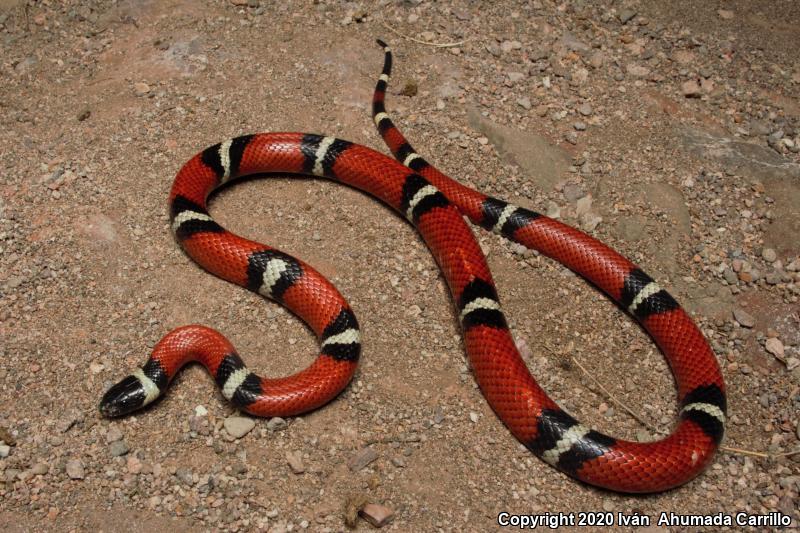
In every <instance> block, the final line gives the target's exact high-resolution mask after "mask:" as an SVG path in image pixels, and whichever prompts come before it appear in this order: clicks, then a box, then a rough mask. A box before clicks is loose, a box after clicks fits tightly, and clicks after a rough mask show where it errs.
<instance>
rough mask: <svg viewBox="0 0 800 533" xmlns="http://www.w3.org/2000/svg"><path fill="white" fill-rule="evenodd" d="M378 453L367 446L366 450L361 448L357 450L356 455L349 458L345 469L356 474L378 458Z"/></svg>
mask: <svg viewBox="0 0 800 533" xmlns="http://www.w3.org/2000/svg"><path fill="white" fill-rule="evenodd" d="M378 457H379V456H378V452H376V451H375V450H373V449H372V448H370V447H369V446H367V447H366V448H362V449H361V450H359V452H358V453H357V454H355V455H354V456H353V457H351V458H350V460H349V461H347V467H348V468H349V469H350V471H351V472H358V471H359V470H361V469H362V468H364V467H366V466H367V465H368V464H370V463H371V462H373V461H374V460H376V459H377V458H378Z"/></svg>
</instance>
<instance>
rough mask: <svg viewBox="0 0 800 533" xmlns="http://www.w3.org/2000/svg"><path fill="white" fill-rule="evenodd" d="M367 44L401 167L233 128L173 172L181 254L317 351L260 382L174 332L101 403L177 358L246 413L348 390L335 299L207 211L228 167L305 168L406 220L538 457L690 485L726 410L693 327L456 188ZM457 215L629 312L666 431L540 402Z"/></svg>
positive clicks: (131, 403) (501, 409) (570, 233)
mask: <svg viewBox="0 0 800 533" xmlns="http://www.w3.org/2000/svg"><path fill="white" fill-rule="evenodd" d="M380 44H381V45H382V46H383V47H384V51H385V63H384V69H383V73H382V74H381V77H380V80H379V81H378V84H377V87H376V89H375V96H374V98H373V117H374V120H375V124H376V126H377V127H378V130H379V131H380V133H381V136H382V137H383V139H384V140H385V141H386V143H387V145H388V146H389V148H390V149H391V150H392V153H393V154H394V155H395V157H396V158H397V159H398V160H399V161H400V162H396V161H394V160H392V159H390V158H388V157H386V156H384V155H382V154H380V153H378V152H376V151H374V150H371V149H369V148H366V147H364V146H360V145H358V144H353V143H350V142H348V141H344V140H341V139H336V138H334V137H326V136H322V135H313V134H303V133H262V134H258V135H245V136H243V137H237V138H235V139H230V140H227V141H225V142H222V143H220V144H217V145H214V146H212V147H210V148H207V149H206V150H204V151H202V152H201V153H199V154H197V155H196V156H195V157H193V158H192V159H191V160H190V161H189V162H188V163H186V164H185V165H184V166H183V168H181V170H180V171H179V172H178V174H177V176H176V177H175V181H174V183H173V186H172V191H171V192H170V195H169V206H170V220H171V226H172V230H173V232H174V234H175V236H176V239H177V240H178V242H179V243H180V244H181V246H182V247H183V249H184V250H185V251H186V253H187V254H188V255H189V256H190V257H191V258H192V259H194V260H195V261H196V262H197V263H198V264H199V265H200V266H202V267H203V268H205V269H206V270H208V271H209V272H211V273H213V274H215V275H217V276H219V277H221V278H223V279H226V280H228V281H231V282H233V283H236V284H239V285H241V286H243V287H246V288H248V289H250V290H252V291H255V292H258V293H260V294H262V295H264V296H267V297H269V298H272V299H273V300H276V301H277V302H280V303H281V304H283V305H284V306H285V307H287V308H288V309H289V310H291V311H292V312H293V313H295V314H296V315H297V316H299V317H300V318H301V319H303V320H304V321H306V323H307V324H308V325H309V326H310V327H311V329H312V330H313V331H314V332H315V333H316V335H317V336H318V338H319V342H320V355H319V357H318V358H317V359H316V360H315V361H314V363H313V364H312V365H311V366H309V367H308V368H307V369H305V370H303V371H301V372H299V373H297V374H295V375H293V376H289V377H285V378H279V379H268V378H262V377H259V376H257V375H256V374H254V373H252V372H250V371H249V370H248V369H247V367H246V366H245V365H244V363H243V361H242V359H241V358H240V357H239V356H238V355H237V353H236V351H235V350H234V348H233V346H232V345H231V344H230V342H228V341H227V340H226V339H225V338H224V337H223V336H222V335H221V334H220V333H218V332H216V331H214V330H212V329H210V328H207V327H204V326H197V325H194V326H186V327H182V328H178V329H176V330H174V331H172V332H170V333H168V334H167V335H166V336H165V337H164V338H163V339H162V340H161V341H160V342H159V343H158V344H157V345H156V347H155V348H154V350H153V353H152V355H151V357H150V359H149V360H148V361H147V363H146V364H145V365H144V367H143V368H141V369H139V370H137V371H136V372H134V373H133V374H132V375H130V376H128V377H126V378H125V379H123V380H122V381H121V382H119V383H118V384H116V385H114V386H113V387H112V388H111V389H109V391H108V392H107V393H106V394H105V396H104V397H103V400H102V402H101V405H100V409H101V411H102V412H103V413H104V414H105V415H107V416H119V415H123V414H126V413H128V412H131V411H133V410H135V409H139V408H141V407H143V406H145V405H147V404H149V403H151V402H152V401H154V400H155V399H156V398H158V397H159V396H161V395H162V394H163V393H164V391H165V390H166V388H167V386H168V384H169V382H170V380H171V379H172V378H173V377H174V376H175V374H176V373H177V372H178V370H179V369H180V368H181V366H183V365H184V364H185V363H187V362H189V361H199V362H200V363H202V364H203V365H205V366H206V368H208V370H209V372H210V373H211V375H212V376H213V377H214V379H215V380H216V382H217V384H218V385H219V387H220V388H221V390H222V394H223V396H225V398H227V399H228V400H230V401H231V402H232V403H233V404H234V405H236V406H237V407H238V408H240V409H242V410H243V411H246V412H248V413H251V414H254V415H258V416H289V415H296V414H299V413H303V412H306V411H309V410H312V409H315V408H317V407H319V406H321V405H323V404H325V403H326V402H328V401H330V400H331V399H333V398H334V397H335V396H336V395H337V394H338V393H339V392H340V391H341V390H342V389H343V388H344V387H345V386H347V384H348V383H349V381H350V379H351V378H352V376H353V374H354V372H355V370H356V366H357V361H358V357H359V353H360V334H359V328H358V322H357V321H356V318H355V316H354V314H353V312H352V311H351V309H350V307H349V306H348V305H347V303H346V302H345V300H344V298H342V296H341V295H340V294H339V292H338V291H337V290H336V289H335V288H334V287H333V285H332V284H331V283H330V282H328V281H327V280H326V279H325V278H324V277H322V275H321V274H319V273H318V272H317V271H316V270H314V269H313V268H312V267H311V266H309V265H307V264H305V263H304V262H302V261H301V260H299V259H296V258H294V257H292V256H290V255H288V254H285V253H283V252H280V251H278V250H276V249H274V248H270V247H268V246H265V245H263V244H259V243H256V242H253V241H250V240H247V239H244V238H242V237H239V236H237V235H234V234H233V233H230V232H229V231H227V230H225V229H224V228H222V227H221V226H220V225H219V224H217V223H216V222H215V221H214V220H213V219H212V218H211V216H210V215H209V214H208V211H207V207H206V200H207V198H208V196H209V194H210V193H211V192H212V191H213V190H214V189H215V188H217V187H218V186H220V185H222V184H224V183H226V182H228V181H230V180H232V179H235V178H237V177H240V176H246V175H250V174H256V173H265V172H279V173H296V174H310V175H316V176H323V177H326V178H329V179H332V180H336V181H339V182H342V183H345V184H347V185H350V186H353V187H356V188H358V189H361V190H363V191H365V192H367V193H368V194H370V195H372V196H374V197H376V198H378V199H379V200H381V201H383V202H384V203H386V204H388V205H390V206H391V207H393V208H394V209H396V210H397V211H399V212H400V213H401V214H402V215H403V216H405V217H406V218H407V219H408V220H409V221H411V223H412V224H413V225H414V226H415V227H416V228H417V230H418V231H419V233H420V234H421V235H422V237H423V239H424V240H425V242H426V244H427V245H428V247H429V249H430V250H431V252H432V253H433V255H434V257H435V259H436V261H437V263H438V264H439V266H440V268H441V269H442V272H443V273H444V276H445V279H446V280H447V284H448V286H449V288H450V292H451V294H452V296H453V299H454V301H455V303H456V306H457V313H458V314H459V318H460V322H461V324H462V328H463V335H464V343H465V346H466V351H467V355H468V357H469V361H470V363H471V366H472V370H473V372H474V374H475V378H476V379H477V381H478V384H479V385H480V388H481V391H482V393H483V395H484V396H485V397H486V400H487V401H488V402H489V404H490V405H491V406H492V408H493V409H494V411H495V412H496V413H497V415H498V416H499V417H500V419H501V420H502V421H503V422H504V423H505V425H506V426H507V427H508V428H509V429H510V430H511V432H512V433H513V434H514V435H515V436H516V437H517V438H518V439H519V440H520V441H521V442H522V443H524V444H525V445H526V446H527V447H528V448H529V449H530V450H531V451H533V452H534V453H535V454H536V455H537V456H539V457H540V458H542V459H543V460H544V461H546V462H547V463H549V464H551V465H553V466H555V467H556V468H558V469H560V470H561V471H563V472H565V473H567V474H569V475H570V476H573V477H575V478H577V479H580V480H582V481H585V482H587V483H590V484H593V485H597V486H601V487H606V488H609V489H613V490H617V491H623V492H653V491H661V490H665V489H669V488H671V487H675V486H677V485H680V484H682V483H685V482H686V481H688V480H689V479H691V478H693V477H694V476H695V475H697V474H698V473H699V472H701V471H702V470H703V469H704V468H705V467H706V466H707V465H708V464H709V462H710V461H711V459H712V457H713V455H714V452H715V451H716V449H717V447H718V445H719V442H720V440H721V439H722V435H723V431H724V423H725V411H726V400H725V385H724V383H723V380H722V375H721V373H720V369H719V366H718V364H717V361H716V358H715V357H714V354H713V352H712V351H711V349H710V348H709V346H708V343H707V342H706V340H705V339H704V337H703V335H702V333H701V332H700V331H699V330H698V328H697V327H696V326H695V325H694V323H693V322H692V320H691V318H690V317H689V316H688V315H687V314H686V312H685V311H684V310H683V309H682V308H681V307H680V306H679V305H678V303H677V302H676V301H675V300H674V299H673V298H672V297H671V296H670V295H669V294H668V293H667V292H666V291H664V290H663V289H662V288H661V287H659V286H658V284H656V283H655V282H654V281H653V280H652V279H651V278H650V277H649V276H648V275H647V274H645V273H644V272H643V271H642V270H641V269H639V268H638V267H636V265H634V264H633V263H631V262H630V261H628V260H627V259H625V258H624V257H622V256H621V255H619V254H618V253H616V252H614V251H613V250H611V249H610V248H608V247H607V246H605V245H604V244H602V243H600V242H599V241H597V240H595V239H593V238H591V237H589V236H588V235H586V234H584V233H582V232H580V231H578V230H576V229H574V228H572V227H570V226H567V225H565V224H562V223H561V222H558V221H556V220H553V219H550V218H548V217H545V216H543V215H540V214H538V213H535V212H533V211H529V210H527V209H524V208H521V207H517V206H514V205H511V204H509V203H507V202H505V201H502V200H498V199H496V198H491V197H488V196H486V195H484V194H482V193H480V192H477V191H474V190H472V189H470V188H468V187H465V186H463V185H461V184H459V183H457V182H455V181H453V180H452V179H450V178H448V177H447V176H445V175H444V174H442V173H441V172H439V171H438V170H436V169H435V168H434V167H433V166H431V165H430V164H428V163H427V162H426V161H425V160H424V159H423V158H422V157H421V156H420V155H418V154H417V153H416V151H415V150H414V149H413V148H412V147H411V145H410V144H409V143H408V142H407V141H406V139H405V138H404V137H403V135H402V134H401V133H400V131H399V130H398V129H397V128H396V127H395V126H394V125H393V124H392V121H391V120H390V119H389V117H388V116H387V114H386V110H385V107H384V96H385V91H386V86H387V83H388V80H389V75H390V71H391V61H392V56H391V52H390V50H389V48H388V47H387V46H386V45H385V44H384V43H382V42H381V43H380ZM401 163H402V164H401ZM462 215H466V216H467V217H468V218H469V219H470V220H471V221H472V222H473V223H475V224H478V225H480V226H482V227H484V228H486V229H488V230H491V231H494V232H496V233H499V234H501V235H503V236H504V237H506V238H508V239H510V240H512V241H515V242H517V243H520V244H522V245H524V246H526V247H528V248H531V249H535V250H538V251H540V252H541V253H543V254H544V255H547V256H549V257H551V258H553V259H555V260H557V261H559V262H561V263H562V264H564V265H566V266H567V267H569V268H570V269H572V270H573V271H575V272H576V273H578V274H580V275H581V276H583V277H584V278H586V279H587V280H589V281H591V282H592V283H593V284H594V285H596V286H597V287H599V288H600V289H601V290H603V291H604V292H605V293H606V294H607V295H609V296H610V297H611V298H612V299H614V300H615V301H616V302H618V303H619V304H621V305H622V306H623V307H624V308H625V309H627V310H628V311H629V312H630V314H631V315H633V316H634V317H635V318H636V319H637V320H638V321H639V323H640V324H641V325H642V327H644V329H645V330H647V331H648V333H649V334H650V335H651V336H652V337H653V339H654V340H655V341H656V343H657V344H658V346H659V347H660V348H661V350H662V351H663V353H664V354H665V356H666V358H667V360H668V361H669V363H670V365H671V368H672V372H673V374H674V376H675V381H676V383H677V388H678V400H679V405H680V420H679V423H678V424H677V427H676V428H675V429H674V431H673V433H672V434H671V435H670V436H668V437H667V438H665V439H663V440H660V441H657V442H647V443H639V442H630V441H623V440H618V439H615V438H612V437H609V436H607V435H603V434H602V433H599V432H597V431H594V430H591V429H589V428H588V427H586V426H584V425H582V424H580V423H578V421H577V420H575V419H574V418H573V417H572V416H570V415H569V414H567V413H566V412H565V411H563V410H562V409H561V408H559V407H558V405H556V403H555V402H553V401H552V400H551V399H550V398H549V397H548V396H547V394H546V393H545V392H544V391H543V390H542V389H541V388H540V387H539V385H538V384H537V383H536V381H535V380H534V378H533V377H532V376H531V374H530V372H529V371H528V369H527V367H526V366H525V363H524V361H523V360H522V358H521V357H520V355H519V353H518V351H517V349H516V346H515V344H514V341H513V339H512V337H511V333H510V331H509V329H508V326H507V324H506V319H505V317H504V315H503V313H502V311H501V308H500V302H499V299H498V297H497V292H496V290H495V287H494V282H493V280H492V276H491V273H490V272H489V267H488V266H487V264H486V261H485V259H484V257H483V254H482V253H481V250H480V247H479V246H478V244H477V242H476V241H475V238H474V236H473V235H472V232H471V230H470V229H469V227H468V226H467V225H466V223H465V222H464V220H463V218H462Z"/></svg>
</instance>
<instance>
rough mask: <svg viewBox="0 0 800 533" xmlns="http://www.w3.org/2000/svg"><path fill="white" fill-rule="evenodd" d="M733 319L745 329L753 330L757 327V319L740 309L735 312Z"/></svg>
mask: <svg viewBox="0 0 800 533" xmlns="http://www.w3.org/2000/svg"><path fill="white" fill-rule="evenodd" d="M733 319H734V320H736V322H738V323H739V325H740V326H742V327H743V328H752V327H753V326H755V325H756V319H755V318H753V316H752V315H751V314H750V313H748V312H747V311H745V310H744V309H741V308H739V307H737V308H735V309H734V310H733Z"/></svg>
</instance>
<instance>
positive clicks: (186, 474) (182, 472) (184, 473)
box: [175, 468, 194, 487]
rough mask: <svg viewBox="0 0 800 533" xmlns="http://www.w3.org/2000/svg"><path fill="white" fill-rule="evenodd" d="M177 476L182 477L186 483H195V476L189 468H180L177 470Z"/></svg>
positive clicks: (189, 484) (188, 484)
mask: <svg viewBox="0 0 800 533" xmlns="http://www.w3.org/2000/svg"><path fill="white" fill-rule="evenodd" d="M175 477H177V478H178V479H180V480H181V481H182V482H183V484H184V485H186V486H188V487H191V486H192V485H194V478H193V477H192V471H191V470H189V469H188V468H179V469H177V470H176V471H175Z"/></svg>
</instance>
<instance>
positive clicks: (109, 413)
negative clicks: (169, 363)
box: [98, 370, 159, 418]
mask: <svg viewBox="0 0 800 533" xmlns="http://www.w3.org/2000/svg"><path fill="white" fill-rule="evenodd" d="M148 385H151V386H148ZM153 389H155V390H153ZM158 396H159V391H158V389H157V388H155V386H152V381H150V380H147V382H145V381H144V380H143V379H142V372H141V370H138V371H137V372H135V373H133V374H131V375H130V376H128V377H126V378H125V379H123V380H122V381H120V382H119V383H117V384H116V385H114V386H112V387H111V388H110V389H108V391H106V393H105V394H104V395H103V399H102V400H100V405H99V406H98V407H99V409H100V412H101V413H102V414H103V416H106V417H108V418H113V417H117V416H123V415H127V414H128V413H131V412H133V411H136V410H137V409H141V408H142V407H144V406H145V405H147V404H149V403H150V402H152V401H153V400H155V399H156V398H158Z"/></svg>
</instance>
